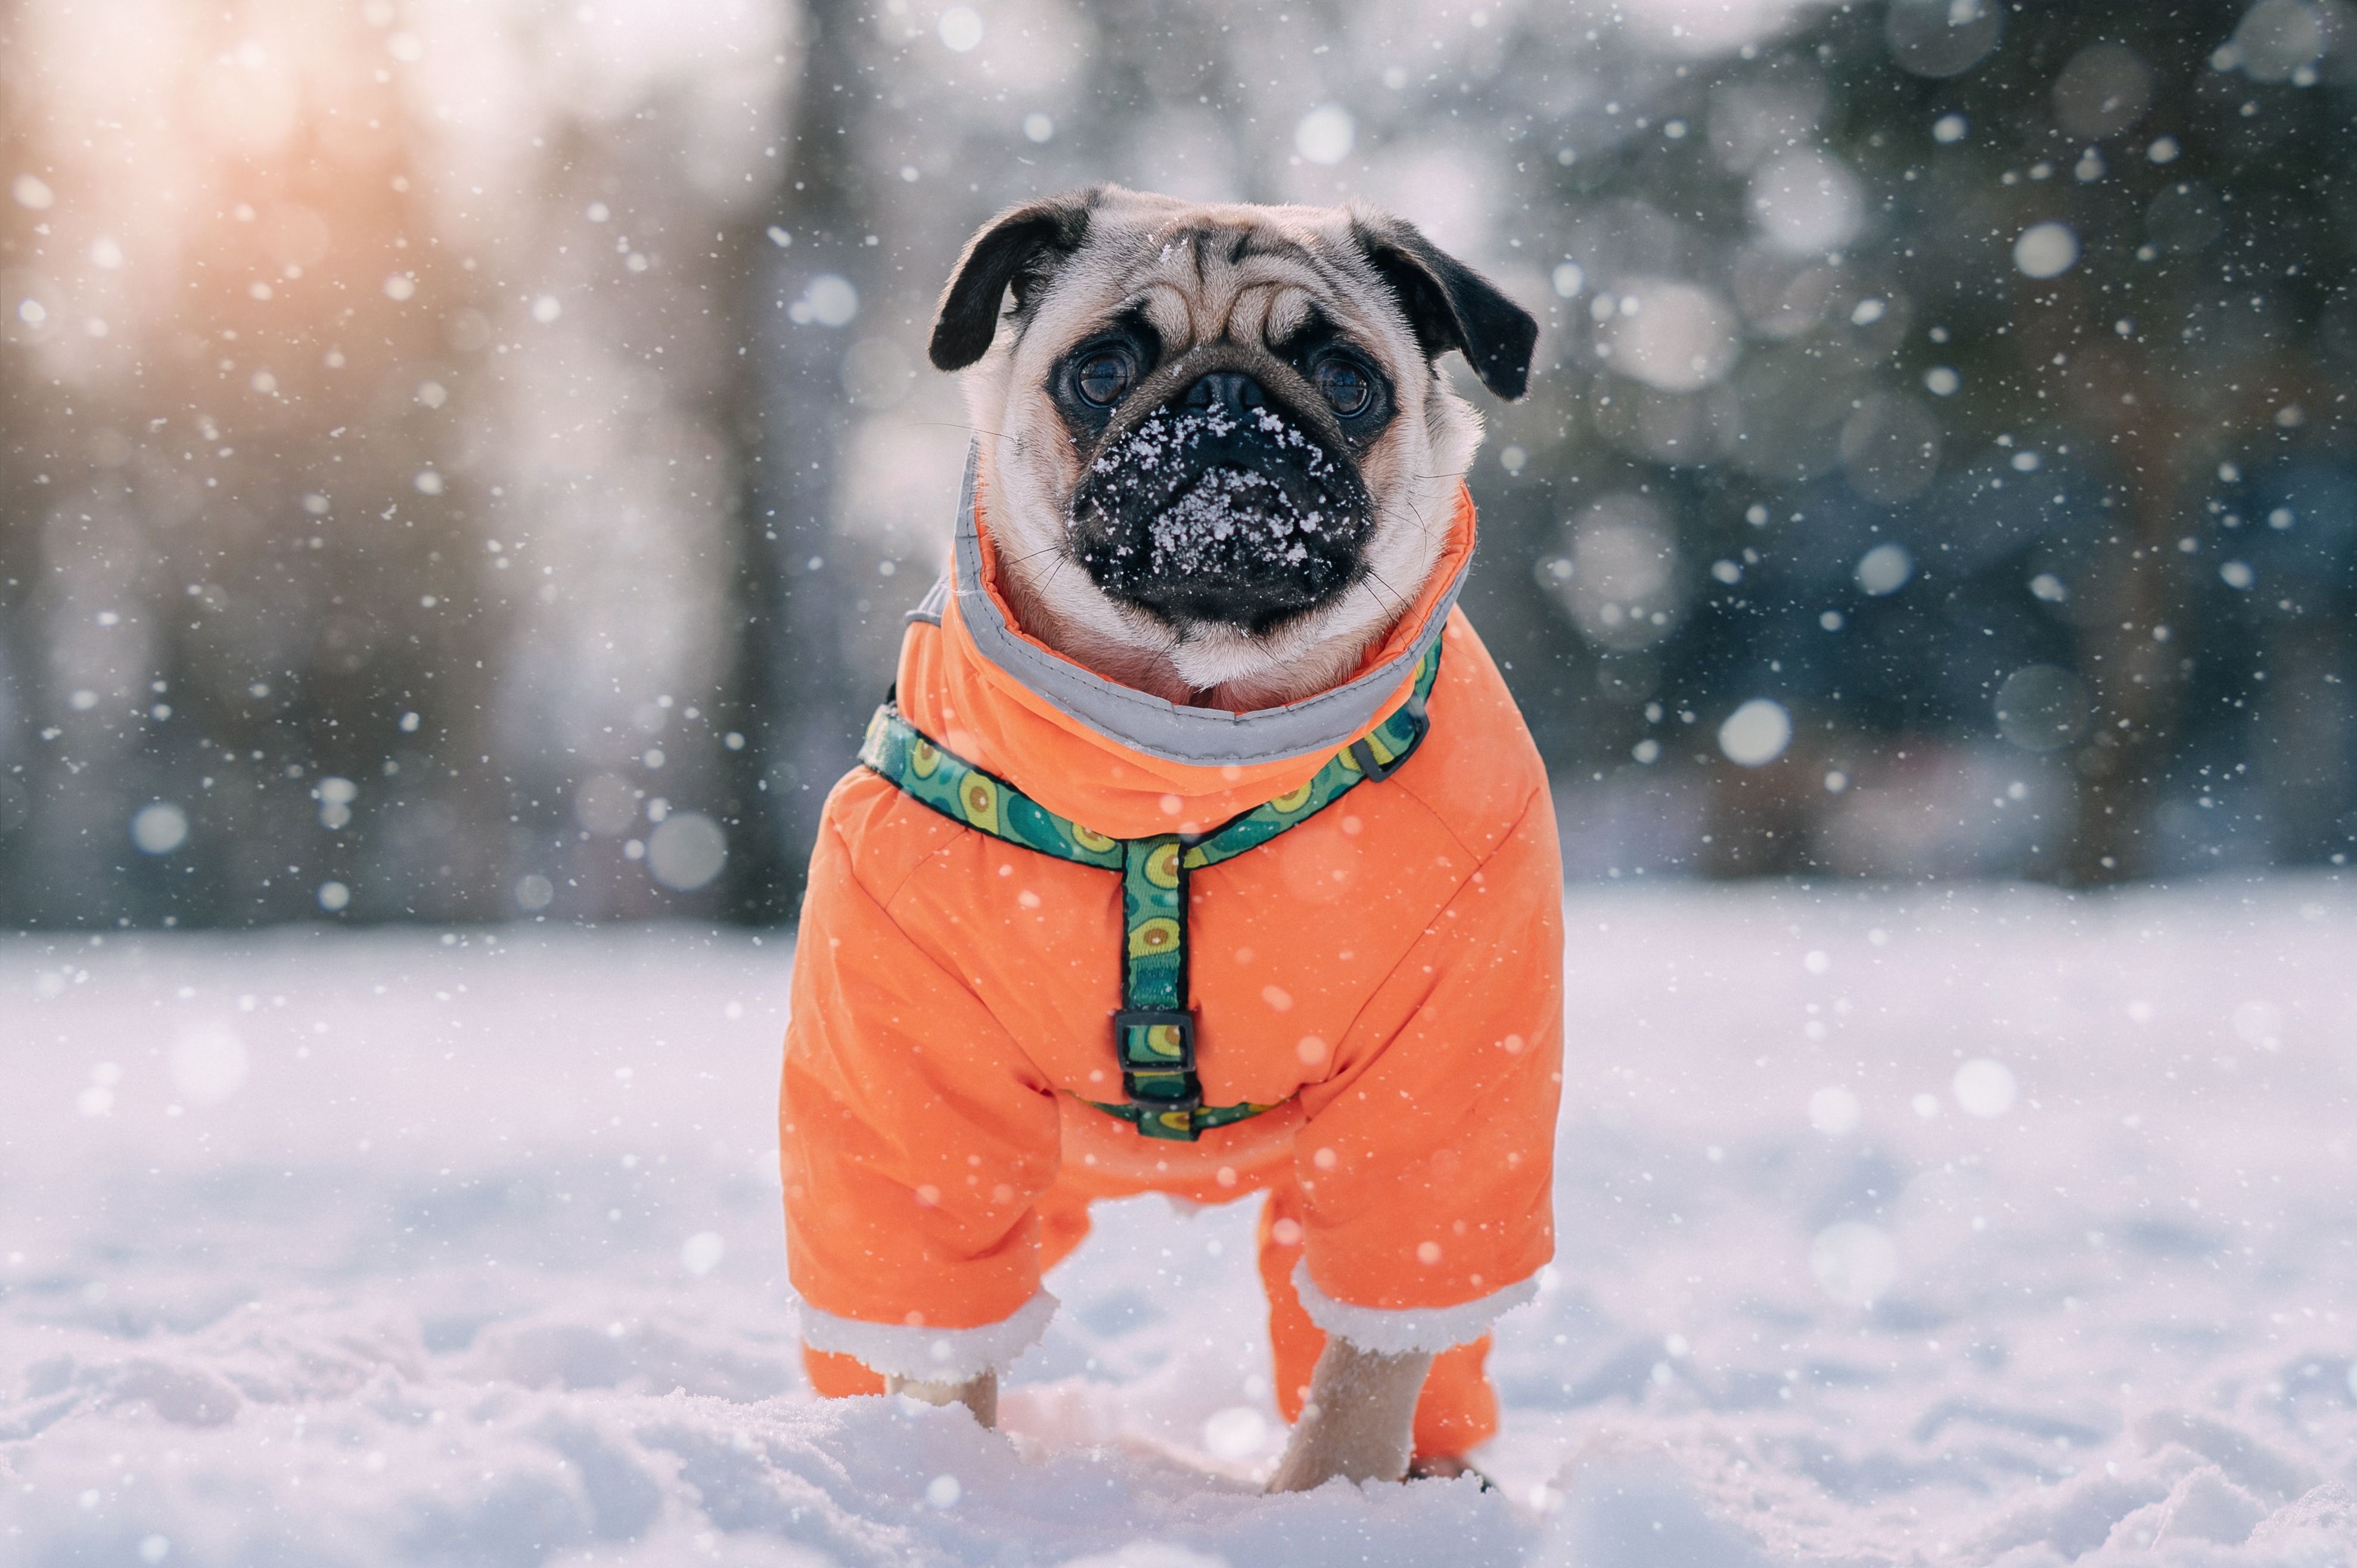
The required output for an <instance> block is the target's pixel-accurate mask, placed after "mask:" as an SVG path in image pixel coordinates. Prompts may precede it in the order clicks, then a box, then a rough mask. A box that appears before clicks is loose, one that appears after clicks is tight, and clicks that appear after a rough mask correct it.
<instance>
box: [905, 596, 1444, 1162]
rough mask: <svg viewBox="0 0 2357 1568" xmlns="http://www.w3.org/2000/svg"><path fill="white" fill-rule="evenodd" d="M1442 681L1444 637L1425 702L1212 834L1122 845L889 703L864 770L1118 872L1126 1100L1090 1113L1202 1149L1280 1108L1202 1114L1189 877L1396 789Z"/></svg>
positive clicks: (1434, 653)
mask: <svg viewBox="0 0 2357 1568" xmlns="http://www.w3.org/2000/svg"><path fill="white" fill-rule="evenodd" d="M1439 673H1440V640H1439V639H1437V638H1435V639H1433V643H1432V647H1431V648H1430V649H1429V650H1426V653H1425V656H1424V659H1423V660H1422V661H1421V662H1420V663H1418V665H1417V666H1416V671H1415V691H1414V692H1413V693H1411V694H1410V695H1409V697H1408V700H1407V701H1406V702H1405V703H1402V704H1400V706H1399V707H1398V708H1397V709H1396V710H1395V711H1394V713H1393V714H1392V715H1391V716H1390V717H1389V718H1387V719H1385V720H1384V721H1383V723H1382V724H1379V725H1376V726H1375V727H1374V729H1373V730H1372V732H1370V733H1369V734H1368V736H1367V737H1366V738H1365V739H1364V740H1354V741H1352V742H1351V744H1350V745H1349V746H1345V747H1343V748H1342V749H1341V750H1340V751H1339V752H1337V753H1336V754H1335V755H1334V756H1333V757H1329V759H1328V760H1327V762H1326V765H1325V766H1324V767H1322V768H1318V771H1317V772H1316V773H1315V774H1313V775H1311V776H1310V779H1309V782H1308V783H1307V784H1304V785H1302V786H1301V787H1300V788H1299V789H1295V790H1292V791H1290V792H1288V793H1286V794H1283V795H1279V796H1278V797H1277V798H1276V799H1275V800H1271V801H1269V802H1268V803H1267V804H1265V805H1262V806H1255V807H1254V808H1253V809H1252V810H1251V811H1246V812H1244V813H1243V815H1242V816H1240V817H1236V818H1234V819H1233V820H1232V821H1230V822H1226V823H1224V824H1222V826H1220V827H1218V828H1216V829H1214V830H1212V831H1211V832H1208V833H1200V834H1189V833H1157V834H1154V835H1153V836H1151V837H1148V838H1139V839H1114V838H1107V837H1106V836H1105V835H1104V834H1103V833H1099V832H1091V831H1090V830H1088V829H1087V828H1084V827H1082V826H1081V825H1080V824H1079V823H1078V822H1073V821H1071V819H1070V818H1067V817H1060V816H1058V815H1056V813H1055V812H1053V811H1049V810H1048V809H1047V808H1046V807H1044V806H1042V805H1040V804H1039V802H1038V801H1036V800H1032V799H1031V798H1030V797H1029V796H1028V795H1026V794H1024V793H1023V792H1022V791H1021V790H1019V789H1015V788H1014V787H1013V786H1012V785H1010V784H1008V783H1007V782H1006V780H1005V779H998V778H995V777H993V776H992V775H990V774H988V773H985V772H984V771H983V770H982V769H981V768H976V767H974V765H973V764H972V763H970V762H966V761H964V760H963V759H962V758H960V757H954V756H952V754H951V753H949V752H947V751H945V750H943V749H942V747H941V746H939V745H937V744H935V743H934V742H933V741H932V740H931V739H930V738H929V737H928V736H925V735H924V734H923V733H922V732H920V730H918V729H917V727H916V726H915V725H911V724H910V723H909V721H908V720H907V719H905V718H902V717H901V716H900V710H899V706H898V705H897V704H896V703H892V702H890V701H887V702H886V703H884V705H883V706H882V707H879V708H877V710H876V716H875V717H874V718H873V719H870V720H869V721H868V724H867V738H866V741H865V742H864V743H863V744H862V745H861V746H860V748H859V760H860V761H861V762H863V763H865V764H866V765H867V767H869V768H873V769H874V770H875V771H876V772H877V773H879V774H881V775H882V776H883V777H884V778H886V779H889V780H890V781H891V782H892V783H894V784H896V785H898V786H899V788H900V789H902V790H903V791H904V792H905V793H907V794H908V795H909V796H910V797H911V798H912V799H914V800H917V801H918V802H920V804H923V805H926V806H930V807H931V808H932V809H933V810H934V811H939V812H940V813H941V814H942V815H943V816H945V817H948V818H950V819H951V820H952V821H953V822H961V823H963V824H964V825H965V826H967V827H969V828H972V829H974V831H975V832H984V833H988V834H989V835H990V836H991V837H993V838H995V839H1003V840H1005V841H1006V843H1011V844H1019V845H1021V846H1022V847H1023V848H1025V849H1029V850H1037V851H1038V852H1039V853H1040V854H1052V855H1054V856H1055V857H1056V858H1057V859H1059V860H1070V861H1075V862H1077V863H1079V864H1080V865H1094V866H1101V867H1103V869H1105V870H1107V871H1118V872H1120V873H1121V913H1122V961H1121V1007H1120V1010H1119V1011H1117V1012H1115V1013H1114V1015H1113V1036H1114V1058H1115V1059H1116V1060H1118V1061H1119V1062H1120V1064H1121V1088H1122V1092H1123V1093H1124V1094H1125V1095H1126V1096H1128V1099H1127V1100H1126V1101H1125V1102H1122V1103H1117V1104H1108V1103H1105V1102H1103V1101H1094V1100H1092V1101H1087V1102H1086V1103H1088V1104H1091V1105H1093V1106H1095V1107H1096V1108H1097V1109H1098V1110H1099V1111H1102V1112H1105V1113H1106V1114H1107V1115H1109V1116H1117V1117H1119V1118H1121V1119H1122V1120H1123V1121H1125V1122H1130V1123H1131V1124H1133V1125H1134V1126H1135V1127H1136V1129H1137V1130H1138V1132H1139V1133H1141V1134H1143V1135H1144V1136H1146V1137H1148V1138H1168V1139H1174V1140H1177V1141H1179V1142H1183V1143H1192V1142H1194V1141H1195V1139H1196V1138H1197V1137H1199V1136H1200V1135H1201V1134H1202V1133H1203V1132H1204V1131H1205V1130H1206V1129H1208V1128H1212V1127H1224V1126H1226V1125H1228V1124H1229V1123H1230V1122H1242V1121H1243V1120H1244V1119H1245V1118H1246V1117H1250V1116H1257V1115H1259V1114H1260V1113H1261V1112H1264V1111H1270V1110H1274V1109H1275V1107H1274V1106H1270V1105H1254V1104H1253V1103H1251V1102H1249V1101H1247V1102H1245V1103H1243V1104H1241V1105H1206V1104H1204V1103H1203V1086H1202V1082H1201V1080H1200V1079H1198V1078H1197V1076H1196V1073H1195V1014H1194V1010H1193V1009H1192V1007H1190V1006H1189V1004H1188V1001H1187V874H1188V873H1189V872H1190V871H1200V869H1202V868H1203V867H1204V866H1207V865H1219V864H1220V863H1221V862H1222V861H1223V860H1232V859H1234V858H1235V857H1236V856H1237V855H1240V854H1243V853H1244V851H1246V850H1248V849H1255V848H1257V847H1259V846H1260V845H1262V844H1265V843H1268V841H1269V840H1271V839H1273V838H1275V837H1276V835H1277V834H1279V833H1281V832H1285V831H1286V829H1287V828H1290V827H1293V826H1295V825H1297V824H1298V823H1301V822H1307V821H1308V820H1309V819H1310V818H1311V817H1313V816H1315V815H1317V814H1318V812H1319V811H1323V810H1325V809H1326V808H1327V807H1328V806H1330V805H1332V804H1333V803H1334V802H1335V801H1336V800H1339V799H1340V798H1341V797H1342V795H1343V794H1345V793H1346V792H1347V791H1349V790H1350V789H1353V788H1355V787H1356V786H1357V785H1359V784H1361V783H1363V782H1365V781H1366V780H1368V779H1375V780H1378V781H1380V780H1382V779H1388V778H1390V777H1391V774H1392V770H1393V769H1394V768H1397V767H1398V766H1399V765H1400V764H1401V763H1402V762H1404V761H1405V760H1406V759H1407V756H1408V754H1409V753H1410V752H1412V751H1414V750H1415V748H1416V746H1417V744H1418V743H1419V742H1421V741H1422V740H1423V739H1424V735H1425V731H1426V729H1427V728H1428V727H1429V726H1430V721H1429V720H1428V719H1427V718H1426V699H1428V698H1429V697H1430V696H1431V694H1432V683H1433V681H1434V679H1435V678H1436V677H1437V676H1438V674H1439Z"/></svg>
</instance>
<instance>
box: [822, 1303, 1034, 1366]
mask: <svg viewBox="0 0 2357 1568" xmlns="http://www.w3.org/2000/svg"><path fill="white" fill-rule="evenodd" d="M1056 1305H1057V1304H1056V1298H1055V1297H1054V1296H1052V1295H1049V1294H1048V1293H1047V1292H1046V1291H1044V1290H1043V1291H1040V1292H1039V1293H1038V1294H1035V1295H1033V1296H1032V1298H1031V1299H1030V1300H1029V1301H1027V1302H1025V1303H1024V1304H1023V1305H1021V1306H1018V1307H1017V1308H1016V1309H1015V1311H1014V1312H1013V1314H1012V1315H1010V1316H1007V1317H1005V1318H1003V1319H1001V1320H1000V1321H998V1322H996V1323H985V1324H983V1325H982V1326H979V1327H976V1328H932V1327H927V1326H920V1325H914V1324H907V1323H863V1322H861V1321H860V1320H859V1319H858V1318H856V1317H837V1316H835V1315H834V1314H833V1313H831V1312H822V1311H820V1310H819V1309H818V1308H817V1307H815V1306H813V1305H811V1304H810V1303H808V1302H803V1303H802V1304H801V1306H800V1308H799V1310H800V1313H801V1316H802V1340H803V1342H804V1343H805V1344H808V1345H809V1346H810V1347H811V1348H813V1349H817V1350H829V1351H833V1352H834V1353H835V1354H837V1355H841V1356H849V1357H851V1358H852V1359H855V1360H856V1361H858V1362H860V1363H861V1364H862V1365H864V1366H866V1368H867V1369H869V1370H871V1371H877V1372H881V1373H883V1374H884V1376H886V1377H888V1378H907V1379H909V1380H912V1381H916V1382H927V1383H963V1382H964V1381H966V1380H968V1379H970V1378H978V1377H980V1376H982V1374H983V1373H985V1372H1003V1371H1005V1370H1006V1369H1007V1368H1009V1367H1011V1366H1013V1365H1014V1364H1015V1359H1016V1358H1017V1357H1018V1356H1020V1355H1022V1354H1023V1352H1024V1351H1026V1350H1028V1349H1029V1348H1031V1347H1032V1346H1034V1345H1037V1344H1038V1343H1039V1337H1040V1336H1041V1335H1042V1334H1045V1333H1046V1332H1047V1331H1048V1320H1049V1318H1051V1317H1053V1316H1056Z"/></svg>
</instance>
